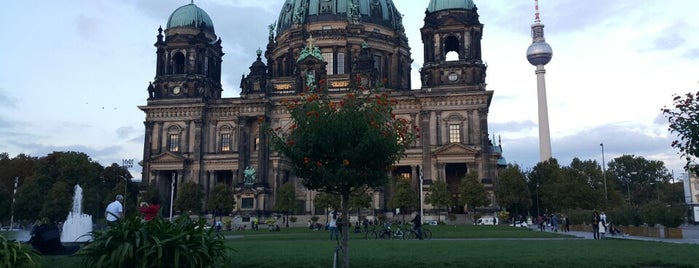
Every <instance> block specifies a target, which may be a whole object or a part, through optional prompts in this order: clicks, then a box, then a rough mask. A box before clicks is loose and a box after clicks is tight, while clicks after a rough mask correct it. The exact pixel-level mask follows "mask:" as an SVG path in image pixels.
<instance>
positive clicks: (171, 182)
mask: <svg viewBox="0 0 699 268" xmlns="http://www.w3.org/2000/svg"><path fill="white" fill-rule="evenodd" d="M175 174H177V173H175V172H174V171H173V172H172V180H171V181H170V221H172V202H173V199H174V197H175V176H176V175H175Z"/></svg>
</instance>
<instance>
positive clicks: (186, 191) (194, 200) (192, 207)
mask: <svg viewBox="0 0 699 268" xmlns="http://www.w3.org/2000/svg"><path fill="white" fill-rule="evenodd" d="M203 196H204V192H203V190H202V189H201V186H200V185H199V184H197V183H196V182H193V181H188V182H185V183H183V184H182V185H181V186H180V187H179V189H178V190H177V198H176V199H175V209H176V210H179V211H180V212H182V213H187V212H190V211H191V212H193V213H195V214H199V213H200V212H201V208H202V197H203Z"/></svg>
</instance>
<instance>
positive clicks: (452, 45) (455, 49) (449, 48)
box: [444, 35, 461, 61]
mask: <svg viewBox="0 0 699 268" xmlns="http://www.w3.org/2000/svg"><path fill="white" fill-rule="evenodd" d="M460 51H461V46H460V45H459V39H458V38H456V36H453V35H450V36H449V37H447V39H445V40H444V58H445V59H446V60H447V61H456V60H459V58H460V55H459V53H460Z"/></svg>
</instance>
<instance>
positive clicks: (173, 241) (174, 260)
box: [76, 215, 231, 268]
mask: <svg viewBox="0 0 699 268" xmlns="http://www.w3.org/2000/svg"><path fill="white" fill-rule="evenodd" d="M205 224H206V222H205V220H203V219H202V220H198V221H193V220H192V219H190V218H189V217H188V216H186V215H183V216H180V217H178V218H177V219H176V220H175V221H174V222H170V221H166V220H164V219H162V218H161V217H156V218H154V219H153V220H150V221H147V222H144V221H143V220H142V219H140V218H138V217H131V218H129V219H127V220H125V221H122V222H118V223H114V224H110V225H109V229H108V230H106V231H95V232H93V233H92V236H93V242H92V243H90V244H88V245H86V246H84V247H83V248H82V249H80V250H79V251H78V252H77V253H76V255H79V256H81V257H83V265H84V266H85V267H97V268H101V267H224V266H227V264H228V262H229V261H230V252H231V249H230V248H228V247H227V246H226V245H225V244H224V242H225V241H224V238H223V236H221V235H219V234H218V233H215V232H214V231H213V229H207V228H205Z"/></svg>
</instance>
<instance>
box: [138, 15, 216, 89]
mask: <svg viewBox="0 0 699 268" xmlns="http://www.w3.org/2000/svg"><path fill="white" fill-rule="evenodd" d="M163 33H164V34H165V35H163ZM155 47H156V48H157V51H156V53H157V62H156V74H155V80H154V81H153V82H152V83H151V85H149V86H148V97H149V100H159V99H173V98H175V99H177V98H205V99H219V98H221V91H222V89H221V57H222V56H223V50H222V48H221V39H220V38H218V37H217V36H216V33H215V31H214V24H213V22H212V21H211V18H209V15H208V14H207V13H206V12H205V11H204V10H202V9H201V8H199V7H197V6H196V5H195V4H193V3H192V4H189V5H184V6H181V7H180V8H178V9H177V10H175V11H174V12H173V13H172V15H170V18H169V19H168V22H167V28H166V29H165V31H163V30H162V28H158V36H157V41H156V43H155Z"/></svg>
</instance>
